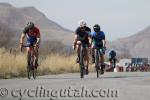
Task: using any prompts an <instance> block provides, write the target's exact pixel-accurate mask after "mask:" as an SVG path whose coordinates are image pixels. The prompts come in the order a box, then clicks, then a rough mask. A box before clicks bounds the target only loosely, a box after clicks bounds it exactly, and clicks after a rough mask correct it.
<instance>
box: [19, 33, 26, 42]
mask: <svg viewBox="0 0 150 100" xmlns="http://www.w3.org/2000/svg"><path fill="white" fill-rule="evenodd" d="M24 38H25V33H22V34H21V37H20V44H23V42H24Z"/></svg>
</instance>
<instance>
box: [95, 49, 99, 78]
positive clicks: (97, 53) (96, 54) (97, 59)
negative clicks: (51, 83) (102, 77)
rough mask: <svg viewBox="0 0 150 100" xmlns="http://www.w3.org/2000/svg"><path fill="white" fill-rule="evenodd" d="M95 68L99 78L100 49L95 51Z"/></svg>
mask: <svg viewBox="0 0 150 100" xmlns="http://www.w3.org/2000/svg"><path fill="white" fill-rule="evenodd" d="M95 58H96V59H95V68H96V74H97V78H99V73H100V66H99V52H98V49H96V51H95Z"/></svg>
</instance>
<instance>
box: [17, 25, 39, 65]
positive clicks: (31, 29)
mask: <svg viewBox="0 0 150 100" xmlns="http://www.w3.org/2000/svg"><path fill="white" fill-rule="evenodd" d="M25 36H27V41H26V42H27V43H26V45H28V46H33V45H34V46H35V47H34V53H35V68H37V67H38V56H39V54H38V49H39V44H40V31H39V29H38V28H37V27H36V26H35V25H34V23H33V22H28V24H27V26H26V27H25V28H24V29H23V31H22V33H21V38H20V49H21V50H22V48H23V43H24V38H25ZM27 51H29V47H27ZM28 65H29V64H28Z"/></svg>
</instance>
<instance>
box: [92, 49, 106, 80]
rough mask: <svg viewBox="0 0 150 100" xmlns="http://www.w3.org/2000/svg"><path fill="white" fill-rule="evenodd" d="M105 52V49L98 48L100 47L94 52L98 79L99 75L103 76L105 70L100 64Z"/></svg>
mask: <svg viewBox="0 0 150 100" xmlns="http://www.w3.org/2000/svg"><path fill="white" fill-rule="evenodd" d="M103 52H104V50H103V48H101V47H98V46H97V47H96V48H95V50H94V53H95V58H96V59H95V69H96V73H97V78H99V74H103V70H104V68H102V65H101V64H100V56H101V55H102V54H104V53H103Z"/></svg>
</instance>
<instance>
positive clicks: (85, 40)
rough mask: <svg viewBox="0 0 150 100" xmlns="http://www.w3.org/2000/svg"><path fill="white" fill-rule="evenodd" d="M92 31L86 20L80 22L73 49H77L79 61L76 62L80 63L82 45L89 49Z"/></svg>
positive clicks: (87, 59)
mask: <svg viewBox="0 0 150 100" xmlns="http://www.w3.org/2000/svg"><path fill="white" fill-rule="evenodd" d="M90 32H91V29H90V28H89V27H87V26H86V22H85V21H84V20H80V21H79V27H78V28H77V29H76V31H75V36H74V41H73V49H74V50H75V49H76V52H77V59H76V62H77V63H79V61H80V48H81V44H85V45H87V46H88V47H89V33H90ZM86 62H87V63H86V74H88V65H89V56H88V50H86Z"/></svg>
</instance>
